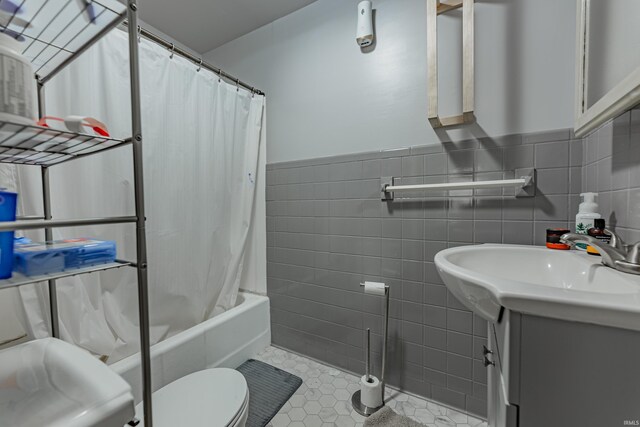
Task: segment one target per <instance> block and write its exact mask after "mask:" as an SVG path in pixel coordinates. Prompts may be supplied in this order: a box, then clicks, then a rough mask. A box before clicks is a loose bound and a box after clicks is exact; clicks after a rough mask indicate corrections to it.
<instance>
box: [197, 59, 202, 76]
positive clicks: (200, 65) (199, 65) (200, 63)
mask: <svg viewBox="0 0 640 427" xmlns="http://www.w3.org/2000/svg"><path fill="white" fill-rule="evenodd" d="M201 68H202V58H200V60H199V61H198V69H197V70H196V72H198V73H199V72H200V69H201Z"/></svg>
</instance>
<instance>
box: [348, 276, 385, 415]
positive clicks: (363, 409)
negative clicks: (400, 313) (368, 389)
mask: <svg viewBox="0 0 640 427" xmlns="http://www.w3.org/2000/svg"><path fill="white" fill-rule="evenodd" d="M360 286H361V287H364V288H365V289H366V286H365V283H360ZM365 292H366V290H365ZM384 298H385V310H384V325H383V333H382V342H383V344H382V346H383V347H382V367H381V369H380V385H381V387H380V392H381V402H382V404H381V405H380V406H378V407H370V406H367V405H365V404H364V403H362V399H361V397H362V396H361V390H357V391H356V392H355V393H353V395H352V396H351V405H352V406H353V409H354V410H355V411H356V412H357V413H359V414H360V415H363V416H365V417H368V416H369V415H371V414H373V413H374V412H376V411H378V410H379V409H380V408H382V407H383V406H384V390H385V374H386V367H387V341H388V335H389V286H388V285H384ZM370 365H371V329H369V328H367V349H366V354H365V378H366V381H367V382H369V381H370V370H371V366H370Z"/></svg>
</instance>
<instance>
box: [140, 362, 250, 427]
mask: <svg viewBox="0 0 640 427" xmlns="http://www.w3.org/2000/svg"><path fill="white" fill-rule="evenodd" d="M248 412H249V388H248V387H247V381H246V380H245V379H244V376H242V374H241V373H240V372H238V371H236V370H234V369H227V368H216V369H205V370H204V371H198V372H194V373H192V374H189V375H187V376H185V377H182V378H180V379H178V380H176V381H174V382H172V383H170V384H167V385H166V386H164V387H162V388H161V389H160V390H158V391H156V392H155V393H153V425H154V426H156V427H176V426H189V427H200V426H207V427H244V425H245V423H246V421H247V415H248ZM136 417H137V418H138V419H140V420H141V422H140V424H139V425H138V426H139V427H140V426H144V416H143V406H142V403H139V404H138V406H136Z"/></svg>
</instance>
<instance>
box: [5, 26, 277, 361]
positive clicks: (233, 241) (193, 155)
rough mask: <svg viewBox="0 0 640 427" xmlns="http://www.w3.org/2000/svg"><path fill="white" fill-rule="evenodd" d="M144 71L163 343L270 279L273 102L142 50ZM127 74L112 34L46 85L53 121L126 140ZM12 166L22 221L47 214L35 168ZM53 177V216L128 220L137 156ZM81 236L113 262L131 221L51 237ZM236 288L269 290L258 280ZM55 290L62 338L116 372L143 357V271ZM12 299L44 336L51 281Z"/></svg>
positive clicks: (155, 306)
mask: <svg viewBox="0 0 640 427" xmlns="http://www.w3.org/2000/svg"><path fill="white" fill-rule="evenodd" d="M140 63H141V69H140V74H141V78H142V109H143V137H144V142H143V147H144V148H143V150H144V177H145V201H146V214H147V219H148V220H147V243H148V257H149V295H150V300H149V304H150V312H151V316H150V317H151V341H152V343H155V342H158V341H160V340H162V339H164V338H166V337H168V336H171V335H173V334H175V333H177V332H180V331H182V330H184V329H187V328H189V327H191V326H193V325H196V324H198V323H200V322H202V321H203V320H205V319H207V318H209V317H212V316H214V315H216V314H217V313H219V312H222V311H224V310H226V309H228V308H230V307H232V306H233V305H234V304H235V300H236V295H237V292H238V289H239V287H241V283H240V282H241V280H243V279H244V278H246V277H251V278H252V280H255V278H256V277H264V276H266V274H262V272H261V271H262V269H263V268H264V267H263V266H264V264H265V262H266V261H265V260H266V255H265V249H264V248H262V245H261V244H260V242H264V226H262V224H259V223H258V224H256V221H262V222H264V214H261V212H260V211H259V210H258V209H260V210H263V209H264V200H263V197H264V177H263V176H262V174H263V173H264V161H265V159H264V144H265V132H264V126H263V123H264V122H265V119H264V103H265V100H264V97H263V96H252V94H251V93H249V92H247V91H245V90H243V89H240V90H238V89H237V88H236V86H235V85H230V84H227V83H225V82H223V81H219V79H218V77H217V76H216V75H214V74H212V73H210V72H207V71H205V70H201V71H199V72H198V71H196V70H197V66H196V65H194V64H193V63H191V62H189V61H187V60H185V59H183V58H180V57H178V56H177V55H176V56H174V57H173V58H172V59H170V58H169V52H168V51H167V50H165V49H163V48H161V47H159V46H157V45H155V44H153V43H151V42H148V41H145V40H142V42H141V44H140ZM128 74H129V67H128V49H127V36H126V34H124V33H123V32H120V31H114V32H112V33H111V34H110V35H108V36H107V37H106V38H105V39H104V40H103V41H101V42H99V44H98V45H96V46H95V47H93V48H92V49H91V50H90V51H89V52H87V53H85V54H84V55H83V56H82V57H80V58H79V59H78V60H77V61H76V62H75V63H74V64H72V66H71V67H69V68H68V69H66V70H65V71H63V72H62V73H61V74H60V75H59V76H57V77H56V78H55V79H54V81H52V82H51V83H50V84H49V85H48V86H47V88H46V108H47V110H46V111H47V114H48V115H55V116H59V117H64V116H65V115H69V114H76V115H85V116H92V117H96V118H98V119H100V120H102V121H104V122H105V123H106V124H107V126H108V127H109V131H110V132H111V134H112V136H115V137H126V136H128V135H130V126H131V125H130V101H129V100H130V97H129V76H128ZM10 168H12V167H9V168H8V167H6V166H5V167H4V168H3V172H4V173H2V174H1V175H0V179H2V181H4V182H3V183H4V185H5V186H9V187H15V188H17V190H18V191H19V193H20V196H19V197H20V207H21V209H22V212H23V213H24V214H38V213H41V212H42V207H41V206H42V204H41V197H42V196H41V190H40V189H41V183H40V172H39V168H34V167H20V168H18V169H17V172H15V173H14V172H13V170H11V169H10ZM50 174H51V178H50V179H51V184H52V200H53V206H52V207H53V216H54V218H80V217H98V216H108V215H131V214H133V213H134V205H133V176H132V155H131V148H130V147H126V148H119V149H116V150H111V151H109V152H106V153H105V154H103V155H98V156H93V157H88V158H86V159H82V160H77V161H72V162H69V163H67V164H64V165H60V166H54V167H52V168H51V169H50ZM38 233H41V232H38ZM78 236H92V237H93V236H95V237H97V238H101V239H111V240H116V242H117V244H118V252H119V253H118V256H119V258H122V259H129V260H135V254H136V253H135V229H134V226H133V225H124V226H122V225H120V226H117V225H113V226H111V225H110V226H94V227H84V228H66V229H56V230H55V232H54V237H55V238H61V237H65V238H68V237H78ZM31 237H34V238H36V239H42V238H43V235H42V234H37V233H36V234H34V235H33V236H31ZM248 248H250V250H249V249H248ZM250 257H253V258H254V259H248V258H250ZM249 264H250V265H251V269H250V270H251V272H250V273H247V271H245V270H246V268H245V265H249ZM256 271H257V272H258V273H256ZM262 280H264V279H262ZM242 287H243V288H245V287H246V288H249V289H251V290H254V291H258V292H264V291H265V290H266V289H265V286H264V283H263V282H260V283H247V284H245V285H243V286H242ZM57 289H58V292H57V293H58V301H59V311H60V325H61V334H62V338H63V339H65V340H67V341H70V342H74V343H76V344H78V345H80V346H82V347H84V348H86V349H88V350H90V351H92V352H94V353H96V354H99V355H105V356H108V358H109V359H108V360H109V362H114V361H117V360H119V359H121V358H123V357H125V356H127V355H129V354H132V353H134V352H136V351H138V348H139V347H138V334H139V332H138V306H137V289H136V272H135V269H133V268H121V269H118V270H113V271H107V272H103V273H99V274H91V275H84V276H79V277H76V278H70V279H65V280H60V281H58V288H57ZM16 298H17V300H18V301H19V304H18V307H19V308H20V309H21V310H20V311H21V313H20V315H21V316H22V318H23V322H24V324H25V329H26V330H27V332H28V334H29V335H30V336H32V337H43V336H46V335H47V334H48V329H49V326H48V323H49V313H48V299H47V290H46V285H44V284H40V285H36V286H31V285H30V286H26V287H22V288H20V292H19V294H18V293H16Z"/></svg>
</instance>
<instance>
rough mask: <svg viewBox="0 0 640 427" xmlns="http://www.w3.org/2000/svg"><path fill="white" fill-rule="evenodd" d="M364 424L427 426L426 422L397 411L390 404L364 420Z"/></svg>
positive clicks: (409, 426) (376, 425) (372, 425)
mask: <svg viewBox="0 0 640 427" xmlns="http://www.w3.org/2000/svg"><path fill="white" fill-rule="evenodd" d="M364 425H365V427H425V425H424V424H420V423H419V422H417V421H414V420H412V419H411V418H408V417H405V416H404V415H400V414H397V413H395V412H394V411H393V409H391V408H389V407H388V406H385V407H384V408H382V409H380V410H379V411H377V412H374V413H373V414H371V416H369V417H368V418H367V419H366V420H364Z"/></svg>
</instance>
